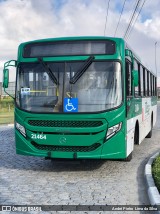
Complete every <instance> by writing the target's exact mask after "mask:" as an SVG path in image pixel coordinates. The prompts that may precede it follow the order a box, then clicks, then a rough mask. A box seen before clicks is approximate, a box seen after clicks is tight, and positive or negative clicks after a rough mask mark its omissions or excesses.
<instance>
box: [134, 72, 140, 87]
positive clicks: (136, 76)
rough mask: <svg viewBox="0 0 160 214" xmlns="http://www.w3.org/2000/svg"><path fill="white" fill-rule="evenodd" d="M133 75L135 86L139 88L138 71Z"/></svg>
mask: <svg viewBox="0 0 160 214" xmlns="http://www.w3.org/2000/svg"><path fill="white" fill-rule="evenodd" d="M132 75H133V85H134V87H137V86H138V82H139V81H138V71H137V70H133V71H132Z"/></svg>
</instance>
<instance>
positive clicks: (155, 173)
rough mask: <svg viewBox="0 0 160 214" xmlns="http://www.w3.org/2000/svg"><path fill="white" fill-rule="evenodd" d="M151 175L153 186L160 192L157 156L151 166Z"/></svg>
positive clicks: (159, 163) (159, 166) (159, 160)
mask: <svg viewBox="0 0 160 214" xmlns="http://www.w3.org/2000/svg"><path fill="white" fill-rule="evenodd" d="M152 175H153V178H154V182H155V185H156V187H157V189H158V191H159V192H160V156H158V157H157V158H156V159H155V160H154V161H153V164H152Z"/></svg>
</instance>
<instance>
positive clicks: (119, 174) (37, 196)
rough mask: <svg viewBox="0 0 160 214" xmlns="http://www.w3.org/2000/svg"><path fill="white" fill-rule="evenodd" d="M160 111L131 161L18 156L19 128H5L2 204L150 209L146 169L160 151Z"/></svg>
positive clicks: (0, 160) (0, 133) (1, 136)
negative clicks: (59, 160) (68, 160)
mask: <svg viewBox="0 0 160 214" xmlns="http://www.w3.org/2000/svg"><path fill="white" fill-rule="evenodd" d="M157 113H158V114H157V115H158V118H157V123H156V126H155V127H154V130H153V137H152V138H151V139H145V140H144V141H143V142H142V143H141V145H139V146H138V145H135V147H134V152H133V159H132V160H131V162H123V161H111V160H107V161H98V162H91V161H88V162H86V163H81V164H78V163H77V162H76V163H56V162H51V161H50V160H44V159H43V158H39V157H26V156H21V155H16V153H15V141H14V130H13V127H7V126H0V204H1V205H4V204H5V205H62V204H63V205H65V204H70V205H77V204H83V205H93V204H99V205H105V204H108V205H149V199H148V195H147V189H146V183H145V180H144V168H145V164H146V163H147V161H148V159H149V157H150V156H151V155H152V154H153V153H155V152H156V151H158V150H159V149H160V104H158V112H157ZM0 213H1V212H0ZM15 213H20V212H15ZM29 213H35V212H29ZM42 213H43V212H42ZM44 213H46V212H44ZM47 213H55V212H47ZM58 213H70V212H65V211H63V212H58ZM72 213H74V212H72ZM76 213H90V214H91V213H104V212H93V211H91V212H76ZM106 213H114V214H115V213H121V214H122V213H124V212H122V211H121V212H106ZM126 213H130V214H131V213H135V212H126ZM136 213H144V212H142V211H137V212H136ZM145 213H151V212H145Z"/></svg>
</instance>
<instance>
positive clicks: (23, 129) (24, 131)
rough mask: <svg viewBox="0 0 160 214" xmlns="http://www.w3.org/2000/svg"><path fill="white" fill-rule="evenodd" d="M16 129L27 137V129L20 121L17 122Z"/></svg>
mask: <svg viewBox="0 0 160 214" xmlns="http://www.w3.org/2000/svg"><path fill="white" fill-rule="evenodd" d="M15 125H16V129H17V130H18V131H19V132H20V133H21V134H22V135H23V136H24V137H26V130H25V128H24V126H22V125H20V124H19V123H17V122H15Z"/></svg>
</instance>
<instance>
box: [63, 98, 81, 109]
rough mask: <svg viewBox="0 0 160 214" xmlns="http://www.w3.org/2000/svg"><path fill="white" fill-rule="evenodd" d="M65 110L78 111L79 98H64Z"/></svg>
mask: <svg viewBox="0 0 160 214" xmlns="http://www.w3.org/2000/svg"><path fill="white" fill-rule="evenodd" d="M63 108H64V112H78V98H64V106H63Z"/></svg>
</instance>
